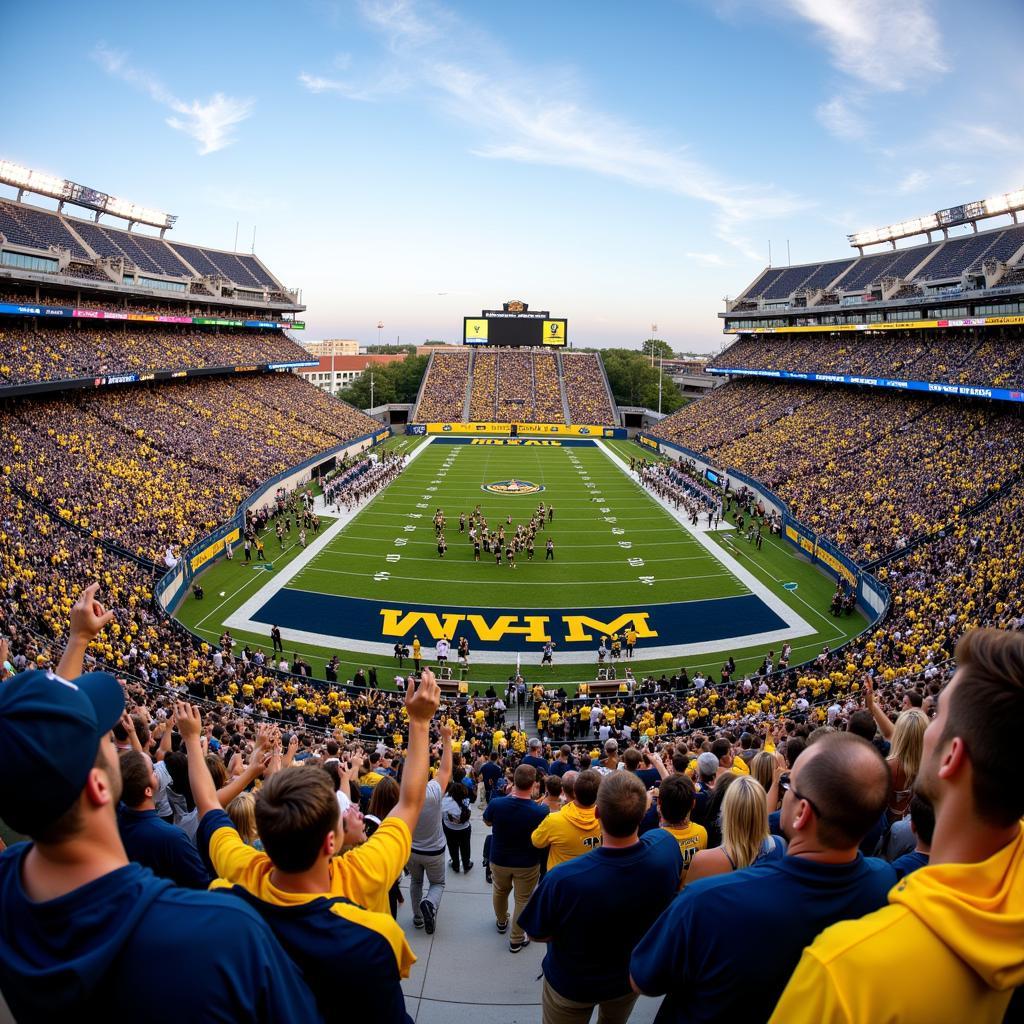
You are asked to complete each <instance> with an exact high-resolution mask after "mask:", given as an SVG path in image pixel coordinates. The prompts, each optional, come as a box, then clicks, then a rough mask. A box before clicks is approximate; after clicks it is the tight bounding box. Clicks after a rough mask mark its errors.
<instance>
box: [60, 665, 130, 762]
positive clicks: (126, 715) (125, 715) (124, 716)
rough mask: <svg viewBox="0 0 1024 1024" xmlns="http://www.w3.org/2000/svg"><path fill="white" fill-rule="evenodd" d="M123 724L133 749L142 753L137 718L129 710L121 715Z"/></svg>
mask: <svg viewBox="0 0 1024 1024" xmlns="http://www.w3.org/2000/svg"><path fill="white" fill-rule="evenodd" d="M62 678H63V677H62ZM121 725H122V726H123V727H124V731H125V732H126V733H128V742H129V743H130V744H131V746H132V750H137V751H138V752H139V753H140V754H141V753H142V742H141V741H140V740H139V734H138V733H137V732H136V731H135V719H133V718H132V716H131V714H130V713H129V712H128V711H125V712H124V713H123V714H122V715H121Z"/></svg>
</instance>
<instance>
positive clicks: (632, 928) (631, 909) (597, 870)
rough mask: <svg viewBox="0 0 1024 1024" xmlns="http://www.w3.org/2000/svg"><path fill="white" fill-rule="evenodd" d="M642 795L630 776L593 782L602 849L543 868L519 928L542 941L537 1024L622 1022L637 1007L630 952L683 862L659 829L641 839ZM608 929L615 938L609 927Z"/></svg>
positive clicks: (668, 896)
mask: <svg viewBox="0 0 1024 1024" xmlns="http://www.w3.org/2000/svg"><path fill="white" fill-rule="evenodd" d="M646 807H647V792H646V790H645V789H644V785H643V783H642V782H641V781H640V780H639V779H638V778H637V777H636V776H635V775H634V774H633V773H632V772H612V773H610V774H608V775H606V776H605V777H604V778H603V779H602V780H601V785H600V788H599V789H598V791H597V804H596V813H597V818H598V820H599V822H600V824H601V835H602V845H601V846H599V847H598V848H597V849H594V850H591V851H590V852H589V853H586V854H584V855H583V856H582V857H574V858H573V859H572V860H569V861H565V862H564V863H562V864H559V865H558V866H557V867H555V868H552V869H551V870H550V871H549V872H548V873H547V875H546V876H545V877H544V879H543V881H542V882H541V883H540V886H539V887H538V889H537V891H536V892H535V893H534V894H533V898H532V899H531V900H530V903H529V906H527V908H526V910H525V911H523V913H522V915H521V916H520V919H519V923H520V924H521V925H522V927H523V928H524V929H525V930H526V931H527V933H528V934H529V935H530V936H531V937H533V938H535V939H537V941H538V942H546V943H547V944H548V951H547V954H546V955H545V957H544V987H543V994H542V1007H543V1015H544V1024H561V1022H563V1021H577V1020H578V1021H581V1022H582V1021H589V1020H590V1016H591V1014H592V1013H593V1010H594V1007H595V1006H599V1007H600V1013H599V1016H598V1020H599V1021H601V1022H602V1024H621V1022H624V1021H625V1020H627V1019H628V1017H629V1015H630V1013H631V1012H632V1010H633V1005H634V1004H635V1003H636V1000H637V996H636V993H635V992H633V991H632V990H631V989H630V984H629V954H630V951H631V950H632V949H633V947H634V946H635V945H636V943H637V942H638V941H639V940H640V938H641V937H642V936H643V934H644V933H645V932H646V930H647V929H648V928H649V927H650V926H651V925H652V924H653V923H654V922H655V920H656V919H657V918H658V915H659V914H661V913H662V911H663V910H664V909H665V907H667V906H668V905H669V903H670V902H671V901H672V898H673V896H675V894H676V892H677V891H678V889H679V879H680V876H681V875H682V872H683V856H682V854H681V853H680V851H679V843H678V842H677V841H676V840H675V839H674V838H673V837H672V836H671V835H669V834H668V833H667V832H665V831H664V830H660V829H659V830H656V831H654V832H651V833H649V834H648V835H646V836H644V837H643V838H640V837H639V836H638V834H637V830H638V829H639V827H640V821H641V819H642V818H643V816H644V811H645V810H646ZM612 926H614V929H615V933H614V937H610V936H609V928H610V927H612Z"/></svg>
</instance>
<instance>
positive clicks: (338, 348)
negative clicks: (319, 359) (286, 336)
mask: <svg viewBox="0 0 1024 1024" xmlns="http://www.w3.org/2000/svg"><path fill="white" fill-rule="evenodd" d="M302 347H303V348H304V349H305V350H306V351H307V352H308V353H309V354H310V355H314V356H357V355H359V342H358V341H354V340H353V339H351V338H327V339H325V340H324V341H307V342H304V343H303V346H302Z"/></svg>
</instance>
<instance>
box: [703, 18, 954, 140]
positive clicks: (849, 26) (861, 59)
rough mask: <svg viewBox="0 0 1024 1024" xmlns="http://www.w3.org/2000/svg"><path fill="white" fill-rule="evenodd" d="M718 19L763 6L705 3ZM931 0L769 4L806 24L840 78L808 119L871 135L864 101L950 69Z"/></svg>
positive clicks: (840, 132)
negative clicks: (828, 97) (712, 6)
mask: <svg viewBox="0 0 1024 1024" xmlns="http://www.w3.org/2000/svg"><path fill="white" fill-rule="evenodd" d="M712 2H713V4H714V9H715V11H716V12H717V13H718V14H719V16H720V17H723V18H727V19H729V20H732V21H735V20H737V18H738V17H739V15H740V13H741V12H742V13H744V14H745V16H747V17H749V16H751V14H752V13H753V12H757V13H760V12H762V11H763V10H765V7H764V5H762V4H758V3H756V2H755V0H712ZM932 4H933V0H782V3H781V4H778V5H776V6H775V7H773V8H772V11H773V12H781V13H783V14H789V15H791V16H795V17H797V18H800V19H802V21H803V22H805V23H806V24H807V25H809V26H810V28H811V30H812V33H813V40H812V41H811V42H812V43H813V44H814V45H821V46H823V47H824V48H825V50H826V51H827V53H828V55H829V59H830V61H831V63H832V65H833V66H834V67H835V68H836V69H837V70H838V71H839V72H841V74H842V76H843V78H841V79H840V80H839V82H838V83H836V85H835V86H834V88H835V89H836V95H834V96H833V97H832V98H831V99H828V100H825V101H823V102H822V103H820V104H819V105H818V106H817V107H816V109H815V116H816V117H817V119H818V121H819V122H820V123H821V125H822V126H823V127H824V128H825V129H826V130H827V131H828V132H830V133H831V134H832V135H835V136H836V137H837V138H840V139H843V140H845V141H847V142H853V141H860V140H863V139H866V138H868V137H869V135H870V123H869V118H868V114H869V105H868V99H869V97H870V96H872V94H878V93H895V92H903V91H905V90H908V89H911V88H914V87H922V86H924V85H926V84H927V83H928V82H930V81H932V80H934V79H935V78H936V77H937V76H939V75H943V74H945V73H947V72H948V71H950V65H949V61H948V59H947V57H946V54H945V51H944V47H943V42H942V33H941V31H940V28H939V24H938V22H937V21H936V19H935V17H934V16H933V14H932V11H931V7H932Z"/></svg>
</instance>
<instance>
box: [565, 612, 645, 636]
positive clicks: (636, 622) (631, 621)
mask: <svg viewBox="0 0 1024 1024" xmlns="http://www.w3.org/2000/svg"><path fill="white" fill-rule="evenodd" d="M650 614H651V613H650V612H626V613H625V614H624V615H620V616H619V617H618V618H617V619H612V621H611V622H602V621H601V620H600V619H592V618H590V616H588V615H563V616H562V621H563V622H564V623H565V625H566V627H567V632H566V634H565V642H566V643H569V644H573V643H583V642H585V641H587V640H593V639H594V636H593V634H592V633H588V632H586V630H587V629H592V630H594V632H595V633H597V635H598V636H600V635H602V634H604V635H607V636H610V635H611V634H612V633H619V632H621V631H622V630H624V629H625V628H626V627H627V626H628V625H632V627H633V629H634V630H636V635H637V636H638V637H641V638H646V637H652V636H657V635H658V634H657V632H656V631H655V630H653V629H651V628H650V627H649V626H648V625H647V618H648V616H649V615H650Z"/></svg>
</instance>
